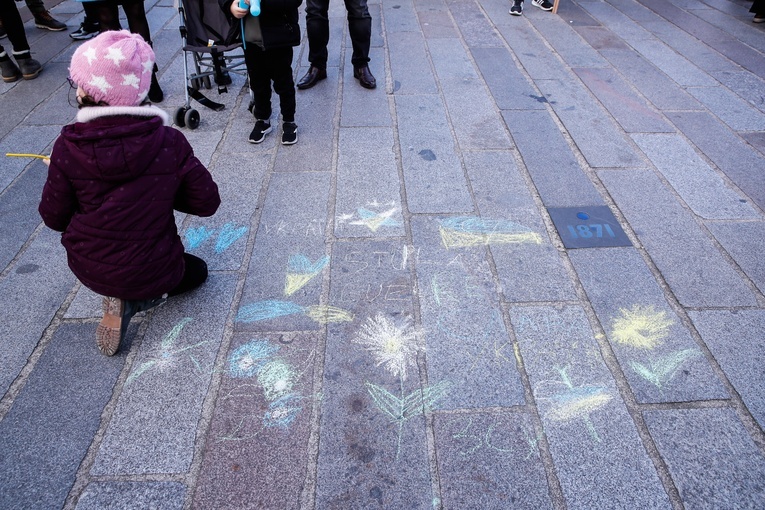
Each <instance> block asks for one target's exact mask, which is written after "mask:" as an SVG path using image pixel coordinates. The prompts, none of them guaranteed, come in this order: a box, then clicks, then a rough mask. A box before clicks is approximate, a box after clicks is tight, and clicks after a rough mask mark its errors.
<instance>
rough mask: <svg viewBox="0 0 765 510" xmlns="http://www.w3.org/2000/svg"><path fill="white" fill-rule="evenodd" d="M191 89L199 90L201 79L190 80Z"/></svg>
mask: <svg viewBox="0 0 765 510" xmlns="http://www.w3.org/2000/svg"><path fill="white" fill-rule="evenodd" d="M190 81H191V88H192V89H194V90H199V89H200V88H201V85H202V80H201V78H192V79H191V80H190Z"/></svg>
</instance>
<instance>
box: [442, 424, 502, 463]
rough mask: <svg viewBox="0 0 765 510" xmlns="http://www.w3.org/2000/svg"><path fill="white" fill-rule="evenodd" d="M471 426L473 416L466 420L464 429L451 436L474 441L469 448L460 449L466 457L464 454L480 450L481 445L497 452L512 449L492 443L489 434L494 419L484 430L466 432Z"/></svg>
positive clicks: (492, 429)
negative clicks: (471, 432)
mask: <svg viewBox="0 0 765 510" xmlns="http://www.w3.org/2000/svg"><path fill="white" fill-rule="evenodd" d="M472 426H473V418H470V419H469V420H468V424H467V426H465V430H463V431H461V432H458V433H457V434H454V435H453V436H452V438H454V439H470V440H472V441H474V444H473V446H472V448H470V449H468V450H464V451H461V452H460V454H461V455H463V456H465V457H466V456H468V455H471V454H472V453H474V452H476V451H477V450H480V449H481V448H483V447H486V448H489V449H491V450H495V451H498V452H501V453H508V452H512V451H513V449H512V448H500V447H498V446H495V445H494V444H493V443H492V440H491V436H492V434H493V433H494V429H495V428H496V427H497V423H496V420H495V421H494V423H492V424H491V425H489V428H488V429H487V430H486V431H485V432H483V431H478V432H477V433H473V434H470V433H468V432H469V430H470V427H472Z"/></svg>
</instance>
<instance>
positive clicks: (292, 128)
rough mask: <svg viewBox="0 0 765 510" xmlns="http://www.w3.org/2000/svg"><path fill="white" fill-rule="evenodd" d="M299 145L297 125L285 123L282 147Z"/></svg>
mask: <svg viewBox="0 0 765 510" xmlns="http://www.w3.org/2000/svg"><path fill="white" fill-rule="evenodd" d="M296 143H297V124H295V123H294V122H285V123H284V126H282V145H293V144H296Z"/></svg>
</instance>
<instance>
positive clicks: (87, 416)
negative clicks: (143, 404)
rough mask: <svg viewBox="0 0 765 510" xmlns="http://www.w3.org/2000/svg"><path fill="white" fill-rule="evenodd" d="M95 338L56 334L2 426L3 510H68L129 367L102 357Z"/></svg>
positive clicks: (69, 328) (79, 328)
mask: <svg viewBox="0 0 765 510" xmlns="http://www.w3.org/2000/svg"><path fill="white" fill-rule="evenodd" d="M4 322H5V321H4ZM93 332H94V327H93V325H91V324H74V325H69V324H67V325H63V326H61V327H60V328H58V330H57V331H56V333H55V334H54V336H53V339H52V340H51V342H50V343H49V344H48V346H47V348H46V350H45V352H43V354H42V356H41V357H40V359H39V360H38V362H37V364H36V366H35V370H34V371H33V373H32V374H31V375H30V376H29V378H28V379H27V381H26V384H25V385H24V388H23V389H22V391H21V394H20V395H19V396H18V397H17V398H16V400H15V402H14V403H13V407H11V409H10V411H9V412H8V414H7V415H6V416H5V418H4V419H3V421H2V422H0V447H2V451H3V455H2V456H0V473H1V474H0V506H2V507H3V508H61V507H62V506H63V503H64V500H65V499H66V496H67V494H68V493H69V490H70V488H71V487H72V484H73V483H74V479H75V475H76V473H77V469H78V467H79V465H80V463H81V462H82V460H83V459H84V457H85V454H86V453H87V451H88V447H89V446H90V443H91V441H92V440H93V437H94V436H95V434H96V432H97V430H98V427H99V425H100V422H101V412H102V411H103V409H104V406H105V405H106V403H107V402H108V401H109V399H110V398H111V396H112V390H113V387H114V383H115V382H116V381H117V377H118V376H119V373H120V371H121V370H122V366H123V364H124V363H125V356H124V354H122V355H117V356H115V357H113V358H110V359H105V358H104V357H103V356H102V355H101V354H100V353H99V352H98V349H96V346H95V342H94V341H93ZM3 338H7V337H6V336H5V335H3Z"/></svg>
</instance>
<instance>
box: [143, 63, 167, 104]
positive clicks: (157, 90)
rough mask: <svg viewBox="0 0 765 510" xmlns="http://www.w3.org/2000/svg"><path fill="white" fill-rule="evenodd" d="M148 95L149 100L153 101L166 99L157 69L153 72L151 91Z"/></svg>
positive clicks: (159, 101)
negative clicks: (158, 78)
mask: <svg viewBox="0 0 765 510" xmlns="http://www.w3.org/2000/svg"><path fill="white" fill-rule="evenodd" d="M146 97H148V98H149V101H151V102H152V103H161V102H162V100H163V99H165V93H164V92H162V88H161V87H160V86H159V81H158V80H157V72H156V71H154V72H153V73H151V85H149V93H148V94H146Z"/></svg>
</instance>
